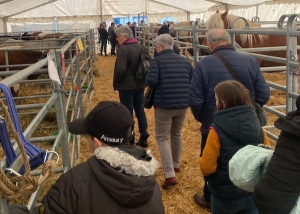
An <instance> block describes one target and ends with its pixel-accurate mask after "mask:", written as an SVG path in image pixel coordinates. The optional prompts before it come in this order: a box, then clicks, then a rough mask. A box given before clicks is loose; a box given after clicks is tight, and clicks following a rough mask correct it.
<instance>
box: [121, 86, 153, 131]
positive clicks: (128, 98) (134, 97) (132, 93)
mask: <svg viewBox="0 0 300 214" xmlns="http://www.w3.org/2000/svg"><path fill="white" fill-rule="evenodd" d="M119 97H120V102H121V103H122V104H123V105H124V106H126V107H127V108H128V110H129V112H130V114H131V115H132V116H133V109H134V112H135V116H136V117H137V120H138V126H139V133H140V135H143V136H149V134H148V132H147V128H148V124H147V118H146V114H145V111H144V107H143V99H144V89H138V90H128V91H119Z"/></svg>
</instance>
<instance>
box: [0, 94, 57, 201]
mask: <svg viewBox="0 0 300 214" xmlns="http://www.w3.org/2000/svg"><path fill="white" fill-rule="evenodd" d="M0 107H1V109H2V110H3V113H4V119H5V120H6V122H7V126H8V130H9V132H10V134H11V135H12V137H14V138H15V139H16V141H17V144H18V146H19V149H20V152H21V155H22V159H23V162H24V165H25V174H24V175H23V176H15V177H12V178H10V179H9V178H8V177H7V176H6V175H5V173H4V172H3V170H0V197H3V198H5V199H7V200H10V199H12V198H17V197H20V196H22V195H24V194H32V193H33V192H35V191H36V190H37V188H38V186H39V185H41V184H43V183H44V181H45V180H46V178H48V177H49V175H51V174H52V173H53V169H54V167H55V165H56V163H55V161H54V160H48V161H47V162H45V163H44V164H43V169H42V175H43V177H42V178H41V179H40V180H39V181H37V179H35V178H33V177H31V176H29V173H30V165H29V161H28V158H27V155H26V150H25V148H24V146H23V143H22V141H21V139H20V137H19V135H18V133H17V132H16V129H15V126H14V125H13V123H12V121H11V118H10V116H8V115H10V114H9V112H8V110H7V108H6V106H5V104H4V102H3V100H2V99H0ZM16 184H17V185H16Z"/></svg>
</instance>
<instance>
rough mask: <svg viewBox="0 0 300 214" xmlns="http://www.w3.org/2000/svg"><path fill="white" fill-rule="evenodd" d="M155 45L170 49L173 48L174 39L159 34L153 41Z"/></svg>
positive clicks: (167, 35) (168, 35)
mask: <svg viewBox="0 0 300 214" xmlns="http://www.w3.org/2000/svg"><path fill="white" fill-rule="evenodd" d="M154 43H155V44H156V45H164V46H165V49H172V50H173V46H174V39H173V38H172V36H170V34H167V33H166V34H161V35H159V36H157V37H156V38H155V39H154Z"/></svg>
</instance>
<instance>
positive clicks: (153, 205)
mask: <svg viewBox="0 0 300 214" xmlns="http://www.w3.org/2000/svg"><path fill="white" fill-rule="evenodd" d="M133 123H134V120H133V118H132V116H131V114H130V113H129V111H128V109H127V108H126V107H125V106H124V105H122V104H120V103H118V102H115V101H100V102H99V103H98V104H97V105H96V107H95V108H94V109H93V110H91V112H90V113H89V114H88V115H87V116H86V117H83V118H79V119H75V120H73V121H72V122H71V123H70V125H69V131H70V133H72V134H79V135H85V137H86V140H87V143H88V146H89V148H90V150H91V152H92V153H93V156H92V157H91V158H89V159H88V160H87V161H86V162H84V163H81V164H79V165H77V166H75V167H73V168H72V169H70V170H69V171H68V172H66V173H64V174H62V175H61V176H60V178H59V179H58V180H57V181H56V183H55V184H54V185H53V186H52V187H51V188H50V190H49V191H48V193H46V195H45V196H44V197H43V200H42V204H41V205H40V206H39V207H37V208H36V209H35V210H34V213H72V214H75V213H78V214H82V213H89V214H98V213H124V214H125V213H145V214H147V213H149V214H150V213H151V214H152V213H155V214H163V213H164V206H163V203H162V197H161V193H160V188H159V186H158V184H157V182H156V180H155V173H156V170H157V169H158V168H159V163H158V161H157V160H156V159H155V158H154V157H152V156H151V155H150V154H149V152H147V151H145V150H144V149H143V148H138V147H136V146H134V145H129V141H130V139H131V134H132V130H131V127H132V125H133ZM17 208H20V205H19V206H18V207H17ZM17 208H16V207H14V206H10V207H9V209H10V213H16V214H17V213H24V211H23V210H21V211H20V209H17ZM23 208H24V206H23ZM18 210H19V211H18ZM28 213H29V212H28Z"/></svg>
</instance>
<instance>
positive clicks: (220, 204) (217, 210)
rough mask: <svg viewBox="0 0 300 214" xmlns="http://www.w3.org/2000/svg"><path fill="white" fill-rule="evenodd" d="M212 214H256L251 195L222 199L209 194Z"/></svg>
mask: <svg viewBox="0 0 300 214" xmlns="http://www.w3.org/2000/svg"><path fill="white" fill-rule="evenodd" d="M211 208H212V214H233V213H236V214H257V213H258V211H257V209H256V206H255V204H254V199H253V196H252V195H250V196H246V197H243V198H239V199H235V200H222V199H219V198H217V197H215V196H213V195H211Z"/></svg>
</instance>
